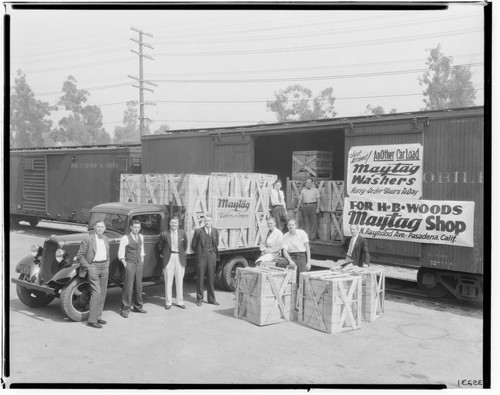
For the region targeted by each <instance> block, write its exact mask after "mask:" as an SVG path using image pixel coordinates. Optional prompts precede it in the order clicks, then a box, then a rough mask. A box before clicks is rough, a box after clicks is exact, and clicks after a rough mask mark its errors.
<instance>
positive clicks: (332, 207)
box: [286, 178, 344, 211]
mask: <svg viewBox="0 0 500 395" xmlns="http://www.w3.org/2000/svg"><path fill="white" fill-rule="evenodd" d="M304 184H305V181H300V180H290V179H289V178H287V180H286V206H287V207H288V208H290V209H294V208H296V207H297V204H298V201H299V196H300V192H301V191H302V188H303V187H304ZM314 185H315V186H316V188H317V189H318V191H319V196H320V199H319V202H320V204H319V208H320V210H321V211H342V210H343V209H344V181H337V180H326V181H325V180H319V181H315V182H314Z"/></svg>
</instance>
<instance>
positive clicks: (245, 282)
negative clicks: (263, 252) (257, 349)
mask: <svg viewBox="0 0 500 395" xmlns="http://www.w3.org/2000/svg"><path fill="white" fill-rule="evenodd" d="M295 282H296V279H295V272H294V271H293V270H288V269H281V268H277V267H255V268H249V267H248V268H238V270H237V273H236V291H235V308H234V317H235V318H239V319H244V320H247V321H249V322H251V323H252V324H255V325H259V326H263V325H270V324H277V323H281V322H287V321H290V320H292V319H293V316H294V311H295V304H296V299H295V298H296V286H297V285H296V283H295Z"/></svg>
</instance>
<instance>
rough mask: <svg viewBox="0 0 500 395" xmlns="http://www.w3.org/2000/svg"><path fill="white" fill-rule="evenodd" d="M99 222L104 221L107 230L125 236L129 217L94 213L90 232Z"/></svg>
mask: <svg viewBox="0 0 500 395" xmlns="http://www.w3.org/2000/svg"><path fill="white" fill-rule="evenodd" d="M97 221H104V225H106V229H109V230H114V231H116V232H119V233H122V234H125V225H126V224H127V216H126V215H123V214H108V213H92V216H91V217H90V222H89V230H92V229H94V225H95V223H96V222H97Z"/></svg>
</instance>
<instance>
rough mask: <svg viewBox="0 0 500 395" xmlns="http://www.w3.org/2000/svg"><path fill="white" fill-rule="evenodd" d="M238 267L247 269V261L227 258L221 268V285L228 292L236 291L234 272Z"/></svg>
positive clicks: (236, 257)
mask: <svg viewBox="0 0 500 395" xmlns="http://www.w3.org/2000/svg"><path fill="white" fill-rule="evenodd" d="M239 267H248V262H247V260H246V259H245V258H244V257H242V256H239V255H238V256H234V257H232V258H229V259H228V261H227V262H226V264H225V265H224V267H223V268H222V285H223V286H224V288H226V289H227V290H228V291H233V292H234V291H235V290H236V271H237V269H238V268H239Z"/></svg>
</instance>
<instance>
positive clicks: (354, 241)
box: [344, 225, 370, 267]
mask: <svg viewBox="0 0 500 395" xmlns="http://www.w3.org/2000/svg"><path fill="white" fill-rule="evenodd" d="M350 229H351V234H352V237H348V238H347V239H346V243H345V245H344V247H345V248H347V257H346V260H348V261H349V260H352V264H353V265H357V266H359V267H363V264H364V263H365V264H366V265H367V266H370V252H369V251H368V243H367V242H366V240H365V238H364V237H363V236H360V235H359V228H358V226H357V225H351V227H350Z"/></svg>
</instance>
